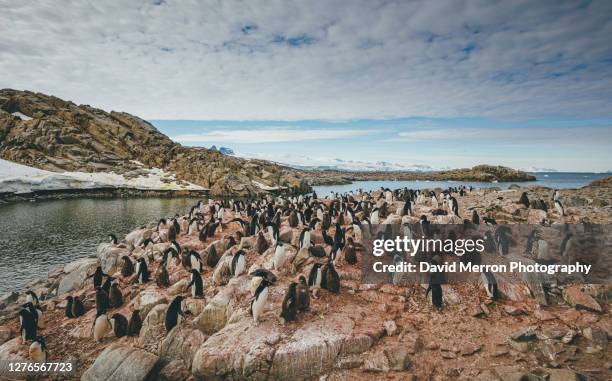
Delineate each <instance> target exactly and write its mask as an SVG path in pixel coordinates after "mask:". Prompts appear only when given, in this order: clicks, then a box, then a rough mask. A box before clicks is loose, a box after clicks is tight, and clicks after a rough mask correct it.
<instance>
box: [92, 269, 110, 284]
mask: <svg viewBox="0 0 612 381" xmlns="http://www.w3.org/2000/svg"><path fill="white" fill-rule="evenodd" d="M105 276H106V277H108V275H107V274H105V273H104V271H102V266H98V267H96V271H94V273H93V274H92V275H90V276H89V277H88V278H93V285H94V288H97V287H100V286H102V280H103V279H104V277H105Z"/></svg>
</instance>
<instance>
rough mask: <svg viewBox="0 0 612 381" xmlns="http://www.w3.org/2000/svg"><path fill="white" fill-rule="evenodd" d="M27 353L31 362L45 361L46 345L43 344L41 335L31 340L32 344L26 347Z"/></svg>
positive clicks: (43, 340)
mask: <svg viewBox="0 0 612 381" xmlns="http://www.w3.org/2000/svg"><path fill="white" fill-rule="evenodd" d="M28 354H29V355H30V361H32V362H35V363H44V362H47V345H46V344H45V339H44V338H43V337H42V336H36V338H35V339H34V340H32V344H31V345H30V348H29V349H28Z"/></svg>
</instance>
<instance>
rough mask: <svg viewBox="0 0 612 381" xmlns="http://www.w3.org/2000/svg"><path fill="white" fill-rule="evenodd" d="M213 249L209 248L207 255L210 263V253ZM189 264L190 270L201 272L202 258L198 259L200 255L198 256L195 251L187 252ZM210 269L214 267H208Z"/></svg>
mask: <svg viewBox="0 0 612 381" xmlns="http://www.w3.org/2000/svg"><path fill="white" fill-rule="evenodd" d="M213 248H214V245H212V247H211V248H210V251H209V254H208V256H209V257H208V260H209V261H210V253H211V252H212V250H213ZM215 255H216V252H215ZM218 261H219V260H217V262H218ZM189 264H190V266H191V269H193V270H196V271H197V272H202V258H201V257H200V254H198V252H197V251H194V250H191V251H190V252H189ZM215 265H216V264H215ZM210 267H214V266H210Z"/></svg>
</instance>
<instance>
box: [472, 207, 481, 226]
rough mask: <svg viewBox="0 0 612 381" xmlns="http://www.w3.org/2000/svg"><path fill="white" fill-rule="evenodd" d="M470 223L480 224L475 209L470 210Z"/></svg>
mask: <svg viewBox="0 0 612 381" xmlns="http://www.w3.org/2000/svg"><path fill="white" fill-rule="evenodd" d="M472 223H473V224H474V225H480V217H479V216H478V212H477V211H476V210H473V211H472Z"/></svg>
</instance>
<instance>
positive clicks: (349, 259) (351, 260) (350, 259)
mask: <svg viewBox="0 0 612 381" xmlns="http://www.w3.org/2000/svg"><path fill="white" fill-rule="evenodd" d="M350 242H351V243H349V244H347V245H346V246H344V249H343V251H344V260H345V261H346V263H348V264H349V265H354V264H355V263H357V252H356V251H355V245H354V244H352V240H351V241H350Z"/></svg>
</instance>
